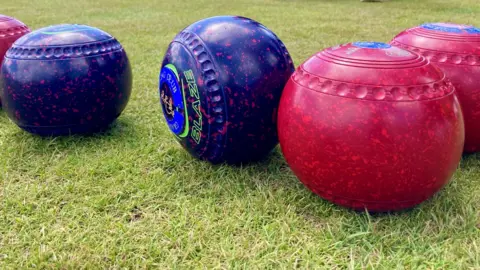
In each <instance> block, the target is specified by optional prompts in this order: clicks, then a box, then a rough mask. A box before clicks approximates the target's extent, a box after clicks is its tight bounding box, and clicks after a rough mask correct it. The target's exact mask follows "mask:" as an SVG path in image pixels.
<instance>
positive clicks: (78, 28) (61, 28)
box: [42, 24, 93, 35]
mask: <svg viewBox="0 0 480 270" xmlns="http://www.w3.org/2000/svg"><path fill="white" fill-rule="evenodd" d="M91 30H93V29H92V27H89V26H86V25H80V24H64V25H57V26H52V27H48V28H46V29H44V30H43V31H42V34H44V35H57V34H62V33H71V32H82V31H91Z"/></svg>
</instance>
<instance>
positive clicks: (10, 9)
mask: <svg viewBox="0 0 480 270" xmlns="http://www.w3.org/2000/svg"><path fill="white" fill-rule="evenodd" d="M0 13H2V14H7V15H11V16H15V17H17V18H18V19H20V20H22V21H23V22H25V23H26V24H28V25H29V26H30V27H31V28H33V29H37V28H40V27H43V26H47V25H52V24H60V23H81V24H88V25H92V26H96V27H99V28H101V29H103V30H105V31H107V32H109V33H111V34H113V35H114V36H116V37H117V38H118V39H119V41H120V42H121V43H122V44H123V45H124V47H125V48H126V51H127V53H128V54H129V57H130V60H131V63H132V68H133V75H134V86H133V94H132V97H131V100H130V103H129V105H128V107H127V109H126V110H125V111H124V113H123V114H122V116H121V117H120V118H119V120H118V121H117V124H116V125H115V126H114V127H113V128H112V129H111V130H110V131H109V132H108V133H107V134H105V135H97V136H94V137H70V138H56V139H42V138H38V137H36V136H32V135H30V134H28V133H25V132H23V131H21V130H20V129H19V128H17V127H16V126H15V125H14V124H12V123H11V122H10V120H9V119H8V118H7V116H6V114H5V113H4V112H3V111H1V110H0V198H1V204H0V269H24V268H34V267H35V268H63V269H73V268H88V269H92V268H111V269H120V268H122V269H123V268H129V269H130V268H140V269H145V268H149V269H151V268H158V269H166V268H176V269H193V268H223V269H225V268H242V269H292V268H302V269H313V268H324V269H332V268H334V269H354V268H355V269H358V268H368V269H370V268H381V269H396V268H406V269H433V268H435V269H439V268H441V269H480V213H479V212H480V211H479V207H480V155H476V156H475V155H473V156H469V157H465V158H464V159H463V160H462V162H461V164H460V166H459V169H458V171H457V173H456V174H455V175H454V178H453V179H452V181H451V182H450V184H449V185H448V186H447V187H446V188H445V189H443V190H442V191H441V192H440V193H438V194H437V195H436V196H435V197H434V198H432V199H431V200H429V201H427V202H426V203H424V204H422V205H420V206H419V207H417V208H415V209H413V210H411V211H408V212H402V213H397V214H391V215H376V216H369V215H367V214H364V213H355V212H352V211H349V210H347V209H344V208H340V207H337V206H335V205H332V204H330V203H329V202H326V201H324V200H322V199H320V198H319V197H317V196H316V195H314V194H312V193H311V192H310V191H309V190H308V189H306V188H305V187H304V186H303V185H302V184H301V183H300V182H299V181H298V180H297V179H296V177H295V176H294V175H293V174H292V172H291V171H290V170H289V168H288V166H287V164H286V163H285V161H284V159H283V157H282V155H281V152H280V150H279V149H278V148H277V149H276V150H275V152H274V153H272V155H271V156H270V157H269V158H268V160H266V161H264V162H262V163H260V164H254V165H250V166H246V167H229V166H211V165H209V164H207V163H204V162H201V161H197V160H195V159H193V158H192V157H190V156H189V155H188V154H187V153H186V152H185V151H184V150H183V149H182V148H181V147H180V146H179V145H178V144H177V143H176V142H175V141H174V139H173V136H172V135H171V134H170V131H169V130H168V128H167V126H166V124H165V123H164V121H163V116H162V113H161V107H160V105H159V96H158V92H157V83H158V81H157V78H158V72H159V68H160V64H161V61H162V59H163V54H164V53H165V50H166V48H167V45H168V43H169V42H170V40H171V39H172V38H173V37H174V36H175V34H176V33H177V32H179V31H180V30H181V29H182V28H184V27H186V26H187V25H189V24H190V23H193V22H195V21H197V20H199V19H202V18H205V17H209V16H214V15H243V16H247V17H250V18H253V19H255V20H257V21H260V22H261V23H263V24H265V25H266V26H267V27H269V28H270V29H272V30H273V31H274V32H275V33H277V34H278V36H279V37H280V38H281V39H282V41H283V42H284V43H285V45H286V46H287V48H288V50H289V51H290V53H291V55H292V57H293V59H294V62H295V65H296V66H298V65H299V64H300V63H301V62H303V61H304V60H305V59H307V58H308V57H309V56H311V55H312V54H313V53H315V52H317V51H319V50H321V49H324V48H326V47H329V46H333V45H336V44H339V43H344V42H349V41H357V40H375V41H383V42H388V41H389V40H390V39H391V38H392V37H393V36H395V35H396V34H397V33H398V32H400V31H401V30H403V29H405V28H408V27H411V26H414V25H417V24H420V23H424V22H435V21H451V22H456V23H462V24H474V25H480V17H479V15H478V14H480V3H479V2H478V0H437V1H434V0H417V1H414V0H403V1H402V0H390V1H389V2H385V3H362V2H360V1H359V0H329V1H327V0H324V1H322V0H317V1H314V0H310V1H307V0H304V1H293V0H292V1H287V0H283V1H282V0H277V1H273V0H271V1H260V0H250V1H247V0H242V1H237V0H235V1H233V0H232V1H226V0H225V1H224V0H215V1H213V0H212V1H202V0H198V1H182V0H178V1H161V0H156V1H155V0H136V1H133V0H132V1H131V0H102V1H100V0H95V1H94V0H87V1H60V0H36V1H32V0H2V3H1V4H0Z"/></svg>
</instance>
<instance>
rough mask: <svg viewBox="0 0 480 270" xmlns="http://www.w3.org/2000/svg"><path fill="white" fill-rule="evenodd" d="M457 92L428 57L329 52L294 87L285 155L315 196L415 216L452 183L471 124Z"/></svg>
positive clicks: (301, 70) (290, 86)
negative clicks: (413, 211) (465, 118)
mask: <svg viewBox="0 0 480 270" xmlns="http://www.w3.org/2000/svg"><path fill="white" fill-rule="evenodd" d="M454 92H455V89H454V87H453V86H452V84H451V83H450V82H449V81H448V80H446V78H445V75H444V74H443V72H442V71H441V70H440V69H438V68H436V67H434V66H433V65H431V64H430V63H429V62H428V61H427V60H426V59H425V58H424V57H422V56H420V55H417V54H414V53H412V52H408V51H406V50H403V49H400V48H398V47H395V46H391V45H388V44H385V43H376V42H355V43H348V44H343V45H339V46H335V47H331V48H328V49H326V50H323V51H321V52H319V53H317V54H315V55H313V56H312V57H311V58H309V59H308V60H306V61H305V62H304V63H303V64H302V65H301V66H300V67H298V69H297V70H296V71H295V73H294V74H293V75H292V77H291V79H290V80H289V82H288V83H287V85H286V87H285V90H284V93H283V95H282V98H281V101H280V107H279V113H278V128H279V139H280V146H281V150H282V152H283V154H284V155H285V159H286V161H287V163H288V164H289V165H290V167H291V169H292V171H293V172H294V173H295V175H296V176H297V177H298V178H299V180H300V181H301V182H303V183H304V184H305V185H306V186H307V187H308V188H309V189H311V190H312V191H313V192H314V193H316V194H318V195H319V196H321V197H323V198H325V199H327V200H330V201H332V202H334V203H336V204H338V205H341V206H345V207H348V208H352V209H355V210H364V209H367V210H368V211H370V212H386V211H398V210H403V209H408V208H412V207H414V206H416V205H418V204H420V203H422V202H423V201H425V200H427V199H428V198H430V197H431V196H432V195H434V194H435V193H436V192H437V191H439V190H440V189H441V188H442V187H443V186H444V185H445V184H447V183H448V182H449V180H450V178H451V177H452V175H453V173H454V172H455V170H456V167H457V164H458V163H459V161H460V158H461V153H462V148H463V143H464V136H465V135H464V124H463V118H462V113H461V108H460V105H459V102H458V100H457V98H456V96H455V95H454Z"/></svg>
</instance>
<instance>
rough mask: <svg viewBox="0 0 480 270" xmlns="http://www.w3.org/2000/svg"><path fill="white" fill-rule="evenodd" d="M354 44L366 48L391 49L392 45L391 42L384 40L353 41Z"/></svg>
mask: <svg viewBox="0 0 480 270" xmlns="http://www.w3.org/2000/svg"><path fill="white" fill-rule="evenodd" d="M352 45H353V46H355V47H358V48H364V49H389V48H391V47H392V46H391V45H390V44H386V43H382V42H361V41H359V42H354V43H352Z"/></svg>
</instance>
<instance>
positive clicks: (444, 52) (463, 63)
mask: <svg viewBox="0 0 480 270" xmlns="http://www.w3.org/2000/svg"><path fill="white" fill-rule="evenodd" d="M391 44H393V45H396V46H399V47H402V48H405V49H407V50H410V51H413V52H416V53H419V54H421V55H423V56H425V57H426V58H427V59H429V60H430V61H431V62H432V63H434V64H435V65H436V66H438V67H439V68H440V69H442V70H443V72H445V74H446V75H447V77H448V78H449V79H450V80H451V81H452V83H453V85H454V86H455V88H456V94H457V96H458V99H459V101H460V104H461V106H462V111H463V116H464V121H465V146H464V152H465V153H474V152H479V151H480V28H476V27H473V26H470V25H459V24H448V23H427V24H423V25H420V26H417V27H413V28H410V29H407V30H405V31H403V32H401V33H400V34H398V35H397V36H396V37H395V38H394V39H393V40H392V41H391Z"/></svg>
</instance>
